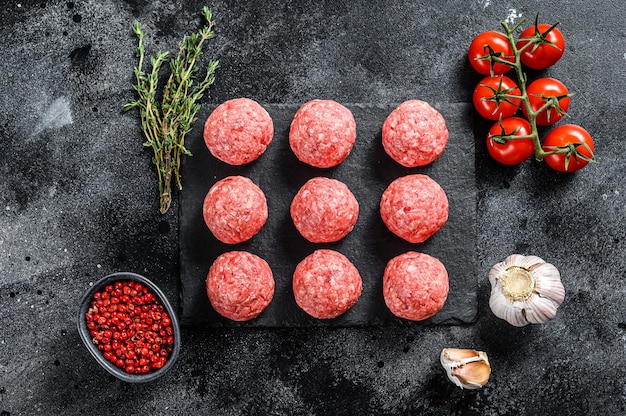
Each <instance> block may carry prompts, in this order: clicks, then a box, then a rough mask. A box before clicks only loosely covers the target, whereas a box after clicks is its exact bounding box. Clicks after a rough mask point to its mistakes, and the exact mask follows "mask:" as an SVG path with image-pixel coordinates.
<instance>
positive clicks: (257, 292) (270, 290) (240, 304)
mask: <svg viewBox="0 0 626 416" xmlns="http://www.w3.org/2000/svg"><path fill="white" fill-rule="evenodd" d="M206 290H207V296H208V297H209V301H210V302H211V306H213V309H215V310H216V311H217V313H219V314H220V315H222V316H224V317H226V318H228V319H232V320H233V321H247V320H250V319H252V318H256V317H257V316H259V315H260V314H261V312H263V311H264V310H265V308H267V306H268V305H269V304H270V302H271V301H272V298H273V297H274V276H273V274H272V270H271V269H270V266H269V265H268V264H267V262H266V261H265V260H263V259H262V258H260V257H258V256H256V255H254V254H252V253H248V252H246V251H230V252H227V253H224V254H222V255H221V256H219V257H218V258H217V259H216V260H215V261H214V262H213V264H212V265H211V268H210V269H209V274H208V276H207V279H206Z"/></svg>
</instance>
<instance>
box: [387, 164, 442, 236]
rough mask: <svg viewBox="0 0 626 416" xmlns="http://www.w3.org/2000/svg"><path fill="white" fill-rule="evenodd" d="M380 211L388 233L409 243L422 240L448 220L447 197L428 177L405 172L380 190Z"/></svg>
mask: <svg viewBox="0 0 626 416" xmlns="http://www.w3.org/2000/svg"><path fill="white" fill-rule="evenodd" d="M380 215H381V217H382V219H383V222H384V223H385V225H386V226H387V228H388V229H389V230H390V231H391V232H392V233H394V234H395V235H397V236H398V237H401V238H403V239H405V240H406V241H408V242H410V243H422V242H424V241H426V240H427V239H428V238H430V237H431V236H432V235H433V234H435V233H436V232H437V231H439V229H440V228H441V227H442V226H443V225H444V224H445V223H446V221H447V220H448V198H447V196H446V193H445V192H444V190H443V189H442V188H441V186H439V184H438V183H437V182H435V181H434V180H432V179H431V178H430V177H428V176H426V175H422V174H415V175H407V176H403V177H401V178H398V179H396V180H395V181H393V182H391V184H389V186H388V187H387V189H386V190H385V192H383V196H382V198H381V200H380Z"/></svg>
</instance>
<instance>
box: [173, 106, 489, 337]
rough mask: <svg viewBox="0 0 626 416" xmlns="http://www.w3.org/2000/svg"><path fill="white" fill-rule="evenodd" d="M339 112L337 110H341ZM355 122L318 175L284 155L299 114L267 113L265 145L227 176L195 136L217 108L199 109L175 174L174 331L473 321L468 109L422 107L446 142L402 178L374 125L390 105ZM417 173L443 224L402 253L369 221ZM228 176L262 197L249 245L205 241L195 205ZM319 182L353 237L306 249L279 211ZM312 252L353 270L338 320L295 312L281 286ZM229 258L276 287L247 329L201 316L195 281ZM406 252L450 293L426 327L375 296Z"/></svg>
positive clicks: (396, 241)
mask: <svg viewBox="0 0 626 416" xmlns="http://www.w3.org/2000/svg"><path fill="white" fill-rule="evenodd" d="M342 104H343V103H342ZM344 105H345V106H346V107H348V108H349V109H350V110H351V111H352V113H353V115H354V118H355V120H356V125H357V139H356V143H355V145H354V148H353V150H352V152H351V153H350V155H349V156H348V157H347V159H346V160H345V161H344V162H343V163H341V164H340V165H339V166H337V167H334V168H330V169H319V168H314V167H311V166H308V165H305V164H303V163H302V162H300V161H298V160H297V158H296V157H295V155H294V154H293V152H292V151H291V148H290V147H289V126H290V124H291V120H292V118H293V116H294V114H295V112H296V111H297V109H298V107H299V105H288V104H267V105H263V107H264V108H265V109H266V110H267V111H268V113H269V114H270V116H271V117H272V120H273V123H274V137H273V140H272V142H271V144H270V145H269V146H268V148H267V150H266V152H265V153H264V154H263V155H262V156H261V157H260V158H259V159H257V160H256V161H254V162H252V163H250V164H247V165H243V166H231V165H228V164H225V163H223V162H221V161H219V160H218V159H216V158H214V157H213V156H212V155H211V154H210V153H209V151H208V149H207V148H206V146H205V144H204V139H203V135H202V130H203V125H204V121H205V120H206V118H207V117H208V115H209V114H210V112H211V111H212V110H213V109H214V108H215V107H216V106H217V105H205V106H204V107H203V109H201V110H200V112H199V113H198V122H197V125H196V127H195V128H194V129H193V130H192V131H191V132H190V133H189V134H188V136H187V138H186V146H187V148H188V149H189V150H190V151H191V152H192V153H193V156H191V157H184V158H183V164H182V168H181V169H182V170H181V173H182V180H183V190H182V191H181V193H180V199H179V200H180V207H179V210H180V212H179V214H180V224H179V225H180V230H179V243H180V279H181V293H180V296H181V311H180V315H181V316H180V317H181V322H182V324H183V325H187V326H196V327H224V326H227V327H310V326H340V327H354V326H381V325H385V326H389V325H439V324H444V325H455V324H463V323H469V322H472V321H473V320H474V319H475V317H476V313H477V276H476V273H475V270H476V183H475V158H474V135H473V127H472V116H471V109H470V108H469V106H468V105H467V104H441V105H436V104H432V105H433V107H435V108H436V109H437V110H438V111H439V112H441V114H442V115H443V116H444V118H445V120H446V125H447V127H448V130H449V140H448V144H447V146H446V149H445V151H444V153H443V154H442V156H441V157H440V158H439V159H437V160H436V161H435V162H433V163H432V164H430V165H429V166H425V167H418V168H405V167H402V166H400V165H399V164H397V163H396V162H395V161H393V160H392V159H391V158H390V157H389V156H388V155H387V154H386V153H385V151H384V149H383V147H382V142H381V131H382V124H383V122H384V120H385V118H386V117H387V116H388V114H389V113H390V112H391V111H392V110H393V109H394V108H395V107H396V105H397V104H390V105H371V104H344ZM412 173H424V174H427V175H429V176H430V177H431V178H433V179H434V180H436V181H437V182H438V183H439V184H440V185H441V186H442V187H443V189H444V190H445V191H446V194H447V196H448V201H449V217H448V221H447V222H446V224H445V225H444V226H443V227H442V229H441V230H440V231H439V232H438V233H437V234H435V235H434V236H433V237H431V238H430V239H429V240H427V241H426V242H424V243H421V244H412V243H409V242H406V241H404V240H402V239H400V238H399V237H396V236H395V235H393V234H392V233H391V232H389V231H388V230H387V229H386V227H385V225H384V223H383V222H382V220H381V218H380V214H379V209H378V206H379V202H380V197H381V195H382V193H383V191H384V190H385V188H386V187H387V185H389V183H391V182H392V181H393V180H394V179H396V178H398V177H400V176H403V175H407V174H412ZM230 175H242V176H246V177H249V178H250V179H252V181H253V182H255V183H256V184H257V185H258V186H259V187H260V188H261V189H262V190H263V191H264V193H265V196H266V198H267V204H268V210H269V218H268V221H267V223H266V225H265V226H264V227H263V229H262V230H261V231H260V232H259V233H258V234H257V235H255V236H254V237H253V238H252V239H251V240H249V241H247V242H244V243H240V244H236V245H227V244H224V243H221V242H220V241H218V240H217V239H216V238H215V237H214V236H213V235H212V234H211V232H210V231H209V229H208V228H207V227H206V225H205V223H204V219H203V216H202V204H203V201H204V197H205V195H206V193H207V192H208V190H209V188H210V187H211V186H212V185H213V184H214V183H215V182H217V181H218V180H220V179H223V178H225V177H227V176H230ZM315 176H326V177H331V178H335V179H338V180H340V181H342V182H344V183H345V184H346V185H348V187H349V188H350V190H351V191H352V192H353V193H354V195H355V197H356V198H357V200H358V202H359V209H360V213H359V218H358V221H357V224H356V226H355V228H354V229H353V230H352V232H351V233H350V234H348V236H346V237H345V238H344V239H343V240H341V241H339V242H336V243H331V244H314V243H310V242H308V241H306V240H305V239H304V238H303V237H301V236H300V234H299V233H298V231H297V230H296V229H295V227H294V225H293V223H292V221H291V217H290V215H289V206H290V203H291V200H292V198H293V196H294V195H295V194H296V192H297V191H298V189H299V188H300V187H301V186H302V185H303V184H304V183H305V182H306V181H307V180H309V179H310V178H313V177H315ZM319 248H332V249H335V250H338V251H340V252H341V253H343V254H344V255H346V256H347V257H348V258H349V259H350V260H351V261H352V262H353V263H354V265H355V266H356V267H357V268H358V270H359V273H360V274H361V278H362V280H363V292H362V295H361V297H360V298H359V300H358V302H357V303H356V304H355V305H354V306H353V307H352V308H351V309H350V310H349V311H348V312H346V313H345V314H343V315H342V316H340V317H338V318H335V319H331V320H318V319H315V318H312V317H310V316H308V315H307V314H306V313H305V312H304V311H302V310H301V309H300V308H299V307H298V306H297V305H296V303H295V300H294V297H293V292H292V286H291V278H292V274H293V271H294V269H295V267H296V265H297V264H298V263H299V262H300V261H301V260H302V259H303V258H304V257H306V256H307V255H308V254H310V253H312V252H313V251H314V250H316V249H319ZM231 250H247V251H250V252H251V253H254V254H256V255H258V256H260V257H262V258H263V259H265V260H266V261H267V262H268V263H269V265H270V267H271V268H272V271H273V274H274V279H275V282H276V287H275V294H274V298H273V300H272V302H271V303H270V305H269V306H268V307H267V309H266V310H265V311H264V312H263V313H262V314H261V315H260V316H259V317H257V318H255V319H252V320H250V321H247V322H234V321H230V320H228V319H226V318H223V317H221V316H220V315H219V314H217V312H215V310H214V309H213V308H212V307H211V304H210V302H209V300H208V298H207V295H206V289H205V279H206V276H207V273H208V270H209V268H210V266H211V264H212V263H213V261H214V260H215V259H216V258H217V257H218V256H219V255H220V254H222V253H224V252H226V251H231ZM406 251H421V252H424V253H428V254H430V255H432V256H434V257H437V258H438V259H439V260H441V261H442V262H443V263H444V265H445V266H446V269H447V271H448V274H449V280H450V291H449V295H448V299H447V301H446V303H445V305H444V307H443V309H442V310H441V311H440V312H439V313H437V315H435V316H434V317H432V318H429V319H428V320H425V321H421V322H410V321H407V320H404V319H400V318H397V317H395V316H393V315H392V314H391V313H390V312H389V310H388V309H387V307H386V305H385V303H384V299H383V296H382V276H383V271H384V268H385V265H386V263H387V262H388V261H389V260H390V259H391V258H393V257H394V256H397V255H399V254H402V253H404V252H406Z"/></svg>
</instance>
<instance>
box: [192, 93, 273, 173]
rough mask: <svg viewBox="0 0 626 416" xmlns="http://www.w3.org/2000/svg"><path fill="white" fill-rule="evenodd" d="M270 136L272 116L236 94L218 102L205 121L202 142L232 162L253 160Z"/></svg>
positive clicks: (263, 150)
mask: <svg viewBox="0 0 626 416" xmlns="http://www.w3.org/2000/svg"><path fill="white" fill-rule="evenodd" d="M273 136H274V124H273V122H272V118H271V117H270V115H269V114H268V113H267V111H265V109H264V108H263V107H261V106H260V105H259V104H258V103H257V102H256V101H253V100H251V99H249V98H235V99H232V100H229V101H226V102H224V103H222V104H220V105H219V106H218V107H217V108H216V109H215V110H213V112H212V113H211V115H210V116H209V118H207V121H206V123H205V124H204V142H205V143H206V146H207V147H208V149H209V151H210V152H211V154H212V155H213V156H215V157H216V158H218V159H219V160H221V161H222V162H225V163H228V164H231V165H243V164H245V163H249V162H252V161H253V160H256V159H257V158H258V157H259V156H261V154H263V152H265V149H266V148H267V146H268V145H269V144H270V142H271V141H272V137H273Z"/></svg>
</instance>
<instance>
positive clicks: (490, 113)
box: [472, 75, 521, 120]
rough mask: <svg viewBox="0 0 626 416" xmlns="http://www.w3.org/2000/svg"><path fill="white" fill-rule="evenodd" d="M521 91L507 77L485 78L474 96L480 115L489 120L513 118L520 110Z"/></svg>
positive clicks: (477, 87)
mask: <svg viewBox="0 0 626 416" xmlns="http://www.w3.org/2000/svg"><path fill="white" fill-rule="evenodd" d="M520 94H521V92H520V89H519V87H518V86H517V84H516V83H515V81H513V80H512V79H511V78H509V77H507V76H506V75H497V76H495V77H485V78H483V79H482V81H480V82H479V83H478V85H477V86H476V88H475V89H474V94H473V95H472V101H473V102H474V108H476V111H478V114H480V115H481V116H483V117H485V118H486V119H489V120H498V119H500V118H506V117H511V116H512V115H513V114H515V113H516V112H517V110H518V109H519V106H520V103H521V98H517V97H520Z"/></svg>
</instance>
